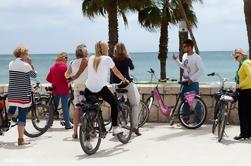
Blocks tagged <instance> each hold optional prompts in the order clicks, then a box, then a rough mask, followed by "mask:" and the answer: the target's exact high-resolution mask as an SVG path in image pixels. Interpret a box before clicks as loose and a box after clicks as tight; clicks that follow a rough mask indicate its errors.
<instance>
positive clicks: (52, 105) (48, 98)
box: [40, 86, 75, 126]
mask: <svg viewBox="0 0 251 166" xmlns="http://www.w3.org/2000/svg"><path fill="white" fill-rule="evenodd" d="M54 89H55V87H52V86H48V87H45V90H46V92H47V93H46V94H42V95H41V98H40V102H41V103H43V104H46V105H47V106H48V107H49V109H51V110H52V112H53V115H52V117H53V118H52V121H53V120H59V121H60V124H61V125H62V126H65V122H64V118H63V111H62V109H63V108H62V107H59V103H58V102H56V101H55V99H54V97H53V94H52V91H53V90H54ZM69 90H70V95H69V98H68V104H67V105H68V109H69V115H70V122H71V123H72V122H73V119H72V117H73V116H72V112H71V111H70V110H72V109H74V108H75V106H74V104H73V100H74V93H73V89H72V87H71V86H70V87H69ZM51 124H53V122H52V123H51Z"/></svg>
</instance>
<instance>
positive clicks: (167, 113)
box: [148, 69, 184, 118]
mask: <svg viewBox="0 0 251 166" xmlns="http://www.w3.org/2000/svg"><path fill="white" fill-rule="evenodd" d="M150 70H151V71H148V72H149V73H150V74H151V82H152V79H153V77H155V79H157V77H156V75H155V73H154V70H153V69H150ZM158 86H159V82H158V83H157V85H156V87H155V88H154V89H153V91H152V98H153V100H154V98H155V99H157V102H158V105H159V108H160V112H161V113H162V114H163V115H164V116H165V117H167V118H168V117H170V116H172V115H173V113H174V112H175V110H176V109H177V106H178V103H179V101H180V98H181V93H179V94H178V98H177V100H176V103H175V105H174V108H170V107H168V106H166V105H165V104H164V101H163V99H162V98H161V95H160V92H159V89H158ZM183 86H184V85H181V89H180V92H182V90H183ZM153 100H152V101H150V102H151V103H150V104H149V110H151V109H150V107H151V105H152V103H153Z"/></svg>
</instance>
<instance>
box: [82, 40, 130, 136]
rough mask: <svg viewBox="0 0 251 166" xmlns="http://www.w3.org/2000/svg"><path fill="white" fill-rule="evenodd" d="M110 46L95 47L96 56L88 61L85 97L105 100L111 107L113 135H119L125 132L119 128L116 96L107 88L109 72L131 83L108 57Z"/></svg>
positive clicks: (103, 44)
mask: <svg viewBox="0 0 251 166" xmlns="http://www.w3.org/2000/svg"><path fill="white" fill-rule="evenodd" d="M107 54H108V45H107V43H105V42H103V41H99V42H98V43H97V44H96V45H95V55H94V56H91V57H90V58H89V60H88V78H87V81H86V89H85V96H86V98H87V97H88V96H89V95H97V96H100V97H102V98H103V100H105V101H106V102H108V103H109V104H110V105H111V116H112V126H113V134H114V135H116V134H119V133H122V132H123V131H122V130H121V128H120V127H118V123H117V117H118V109H117V102H116V99H115V96H114V95H113V94H112V93H111V91H110V90H109V89H108V88H107V85H108V82H107V78H108V72H109V71H110V70H112V72H113V73H114V74H115V75H116V76H117V77H118V78H119V79H120V80H122V81H124V82H127V83H129V81H128V80H127V79H126V78H125V77H124V76H123V75H122V74H121V73H120V72H119V70H118V69H117V68H116V66H115V64H114V62H113V60H112V58H111V57H109V56H107Z"/></svg>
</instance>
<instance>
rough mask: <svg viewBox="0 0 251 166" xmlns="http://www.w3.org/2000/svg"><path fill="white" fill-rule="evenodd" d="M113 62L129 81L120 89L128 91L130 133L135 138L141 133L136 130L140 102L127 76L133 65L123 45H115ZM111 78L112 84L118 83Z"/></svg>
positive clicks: (114, 77)
mask: <svg viewBox="0 0 251 166" xmlns="http://www.w3.org/2000/svg"><path fill="white" fill-rule="evenodd" d="M113 60H114V62H115V66H116V67H117V68H118V70H119V71H120V72H121V73H122V74H123V75H124V76H125V77H126V78H127V79H128V80H129V81H130V83H129V84H128V85H122V86H120V87H121V88H125V89H126V90H127V91H128V93H127V97H128V100H129V102H130V106H131V108H132V127H133V130H132V131H133V132H134V133H135V134H136V135H137V136H140V135H141V133H140V132H139V129H138V123H139V120H138V115H139V102H140V101H139V99H138V98H137V96H139V92H138V89H137V88H135V86H136V85H135V84H134V83H133V82H132V80H131V78H130V75H129V69H130V70H133V69H134V65H133V63H132V60H131V58H130V57H129V55H128V52H127V50H126V47H125V45H124V44H123V43H117V44H116V45H115V47H114V58H113ZM112 78H113V82H114V83H119V82H120V80H119V78H118V77H116V76H113V77H112Z"/></svg>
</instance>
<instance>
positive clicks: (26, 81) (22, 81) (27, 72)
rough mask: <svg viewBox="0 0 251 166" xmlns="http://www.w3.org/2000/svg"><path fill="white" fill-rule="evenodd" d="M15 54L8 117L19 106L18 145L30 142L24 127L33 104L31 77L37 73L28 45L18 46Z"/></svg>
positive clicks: (10, 83) (10, 68)
mask: <svg viewBox="0 0 251 166" xmlns="http://www.w3.org/2000/svg"><path fill="white" fill-rule="evenodd" d="M13 54H14V56H15V57H16V59H15V60H13V61H11V62H10V63H9V90H8V103H9V111H8V117H9V119H11V118H12V117H13V116H14V114H15V111H16V109H17V108H18V122H17V124H18V126H17V128H18V145H25V144H29V142H25V141H24V127H25V123H26V114H27V112H28V108H29V107H30V105H31V83H30V77H33V78H35V77H36V76H37V74H36V71H35V70H34V67H33V65H32V62H31V59H30V58H29V56H28V48H27V47H25V46H18V47H17V48H16V49H15V50H14V52H13Z"/></svg>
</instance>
